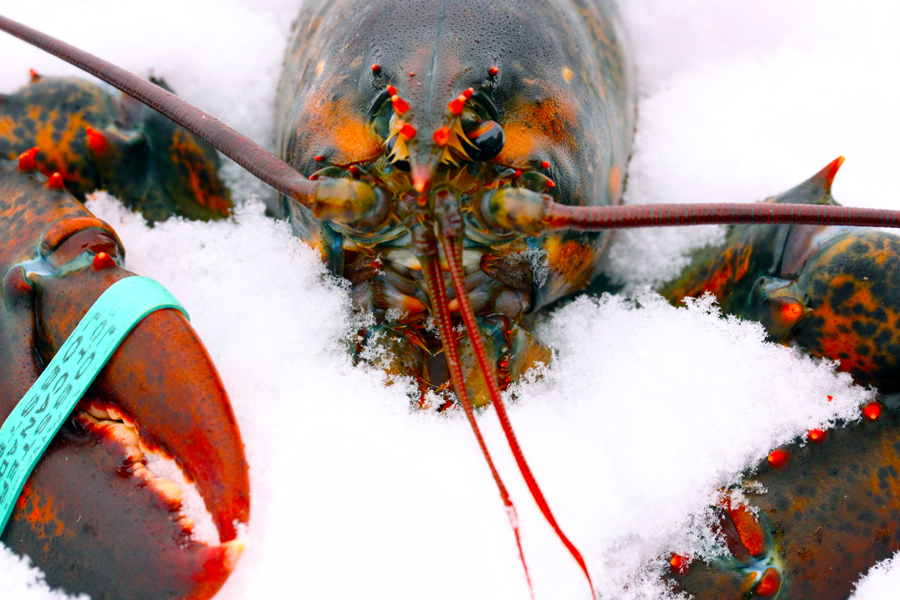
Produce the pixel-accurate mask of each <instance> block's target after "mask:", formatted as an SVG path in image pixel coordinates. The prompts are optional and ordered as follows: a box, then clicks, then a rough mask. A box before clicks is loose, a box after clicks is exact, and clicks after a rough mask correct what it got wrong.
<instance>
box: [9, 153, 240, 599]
mask: <svg viewBox="0 0 900 600" xmlns="http://www.w3.org/2000/svg"><path fill="white" fill-rule="evenodd" d="M42 179H43V177H42V176H40V175H35V174H22V173H15V172H10V171H9V170H6V169H4V172H3V173H0V221H2V220H6V221H7V231H10V234H9V236H8V237H9V239H7V240H6V242H5V243H2V244H0V260H2V263H0V264H2V265H3V266H4V267H6V269H7V274H6V277H5V279H4V285H3V302H2V304H0V368H2V369H3V372H5V373H14V374H15V376H14V377H10V378H8V379H6V380H5V381H2V382H0V419H4V420H5V418H6V417H7V416H8V414H9V412H10V411H11V410H12V408H13V406H14V405H15V403H16V402H18V400H19V399H20V398H21V397H22V396H23V395H24V393H25V391H27V389H28V387H30V385H31V383H33V382H34V380H35V379H36V378H37V376H38V375H39V374H40V372H41V370H42V368H43V365H46V364H47V363H48V362H49V361H50V360H51V359H52V357H53V356H54V354H55V353H56V351H57V350H58V349H59V348H60V346H61V345H62V343H63V342H64V341H65V339H66V338H67V336H68V335H69V334H70V333H71V331H72V330H73V329H74V328H75V326H76V325H77V324H78V321H79V320H80V319H81V317H82V316H83V315H84V314H85V312H86V311H87V310H88V309H89V308H90V306H91V305H92V304H93V303H94V301H95V300H96V299H97V298H98V297H99V296H100V295H101V294H102V293H103V292H104V291H105V290H106V289H107V288H108V287H109V286H111V285H112V284H113V283H115V282H116V281H118V280H120V279H122V278H124V277H129V276H131V275H132V274H131V273H129V272H128V271H126V270H125V269H123V268H121V267H120V266H119V264H118V263H119V262H120V259H118V258H114V257H121V256H123V252H122V251H121V245H120V243H119V241H118V238H117V237H116V235H115V232H113V231H112V229H110V228H109V226H108V225H106V224H105V223H103V222H101V221H99V220H97V219H95V218H93V216H92V215H90V213H88V212H87V211H86V210H85V209H84V208H83V207H82V206H81V205H80V204H79V203H78V202H77V201H75V199H74V198H73V197H72V196H70V195H69V194H67V193H66V192H65V191H64V190H51V189H48V188H46V187H45V186H42V185H40V182H41V180H42ZM35 249H37V252H38V256H34V252H35ZM153 450H155V451H158V453H159V454H161V455H162V456H164V457H171V458H173V459H174V461H175V463H176V464H177V465H178V467H180V468H181V469H182V470H183V473H184V476H185V478H186V479H187V480H188V481H192V482H193V483H194V485H195V486H196V489H197V491H198V492H199V493H200V495H201V496H202V497H203V499H204V500H205V504H206V506H207V507H208V509H209V512H210V514H211V516H212V520H213V522H214V524H215V526H216V528H217V529H218V532H219V538H220V540H221V542H223V543H219V544H216V543H212V544H210V543H206V542H203V541H198V540H196V539H194V536H193V535H192V525H191V523H190V521H189V519H188V518H187V517H185V516H184V514H183V513H182V492H183V491H182V489H181V487H180V486H178V485H177V484H176V483H174V482H172V481H170V480H168V479H165V478H161V477H157V476H155V475H153V474H152V473H150V471H149V470H148V469H147V464H146V463H147V457H148V454H149V453H150V451H153ZM151 466H152V465H151ZM169 468H173V467H171V466H170V467H169ZM248 519H249V481H248V475H247V463H246V459H245V457H244V452H243V444H242V442H241V437H240V433H239V431H238V428H237V424H236V421H235V417H234V414H233V412H232V410H231V406H230V404H229V402H228V397H227V395H226V393H225V390H224V388H223V386H222V383H221V381H220V379H219V377H218V374H217V373H216V371H215V368H214V367H213V365H212V361H211V360H210V358H209V355H208V354H207V352H206V350H205V349H204V347H203V345H202V343H201V342H200V340H199V339H198V338H197V335H196V333H195V332H194V331H193V329H192V328H191V327H190V325H189V324H188V323H187V321H186V320H185V318H184V317H183V316H182V315H181V313H179V312H177V311H174V310H172V309H165V310H161V311H157V312H155V313H152V314H151V315H149V316H148V317H147V318H145V319H144V320H143V321H141V322H140V323H139V324H138V325H137V326H136V327H135V328H134V329H133V330H132V331H131V333H129V334H128V336H127V337H126V338H125V340H124V341H123V342H122V344H121V345H120V346H119V348H118V349H117V350H116V351H115V353H114V354H113V356H112V357H111V359H110V360H109V362H108V363H107V365H106V367H105V368H104V369H103V371H102V372H101V373H100V375H99V376H98V378H97V379H96V380H95V382H94V384H93V385H92V386H91V388H90V389H89V390H88V392H87V394H86V395H85V397H84V398H83V399H82V401H81V403H80V404H79V406H78V408H76V410H75V411H74V413H73V415H72V416H71V417H70V418H69V420H68V421H67V422H66V424H65V425H64V426H63V428H62V429H61V431H60V432H59V434H57V436H56V438H55V439H54V440H53V442H52V443H51V445H50V447H49V448H48V449H47V451H46V452H45V454H44V456H43V457H42V459H41V461H40V462H39V463H38V465H37V467H36V468H35V470H34V471H33V472H32V475H31V477H30V478H29V480H28V482H27V484H26V486H25V489H24V490H23V492H22V494H21V495H20V496H19V499H18V501H17V503H16V507H15V509H14V511H13V514H12V516H11V518H10V521H9V523H8V525H7V527H6V529H5V530H4V531H3V532H2V535H0V541H2V542H3V543H4V544H6V545H7V546H9V547H10V548H11V549H12V550H13V551H15V552H17V553H20V554H27V555H28V556H30V557H31V559H32V561H34V563H35V564H36V565H37V566H39V567H40V568H41V569H42V570H43V571H44V572H45V574H46V576H47V581H48V583H50V585H52V586H60V587H63V588H65V589H66V590H67V591H70V592H85V593H87V594H89V595H90V596H91V597H92V598H94V599H95V600H98V599H101V598H142V599H144V598H146V599H148V600H149V599H156V598H190V599H197V600H200V599H206V598H210V597H211V596H213V595H214V594H215V593H216V591H217V590H218V589H219V588H220V587H221V585H222V584H223V583H224V581H225V579H226V578H227V576H228V574H229V573H230V572H231V570H232V569H233V568H234V565H235V561H236V560H237V558H238V556H239V555H240V550H241V548H242V546H243V543H242V542H241V541H239V540H238V539H237V534H238V526H239V525H240V524H242V523H246V522H247V521H248Z"/></svg>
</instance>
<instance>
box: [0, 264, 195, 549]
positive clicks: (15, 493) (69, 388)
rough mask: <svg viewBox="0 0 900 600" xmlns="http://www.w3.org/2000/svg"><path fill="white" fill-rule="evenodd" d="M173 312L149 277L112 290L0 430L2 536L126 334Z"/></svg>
mask: <svg viewBox="0 0 900 600" xmlns="http://www.w3.org/2000/svg"><path fill="white" fill-rule="evenodd" d="M163 308H174V309H177V310H179V311H181V312H182V313H183V314H184V316H185V317H187V316H188V314H187V311H186V310H185V309H184V307H183V306H182V305H181V304H180V303H179V302H178V300H176V299H175V297H174V296H173V295H172V294H170V293H169V291H168V290H166V288H164V287H163V286H162V285H161V284H159V283H157V282H156V281H154V280H152V279H147V278H146V277H126V278H125V279H122V280H119V281H117V282H116V283H114V284H113V285H112V286H110V287H109V288H108V289H107V290H106V291H105V292H104V293H103V294H102V295H101V296H100V297H99V298H98V299H97V301H96V302H95V303H94V305H93V306H91V308H90V310H88V312H87V314H85V315H84V317H83V318H82V319H81V321H80V322H79V323H78V326H77V327H75V330H74V331H73V332H72V334H71V335H70V336H69V338H68V339H67V340H66V342H65V343H64V344H63V345H62V347H61V348H60V349H59V351H58V352H57V353H56V356H54V357H53V360H52V361H50V364H49V365H47V368H46V369H44V372H43V373H41V376H40V377H38V380H37V381H36V382H35V383H34V385H32V386H31V389H29V390H28V392H27V393H26V394H25V397H23V398H22V400H20V401H19V403H18V404H17V405H16V407H15V408H14V409H13V411H12V413H11V414H10V415H9V418H7V419H6V422H4V423H3V426H2V427H0V533H2V532H3V530H4V529H5V528H6V523H7V521H9V517H10V515H11V514H12V511H13V508H14V507H15V503H16V500H17V499H18V497H19V494H21V493H22V488H23V487H24V485H25V482H26V481H27V480H28V476H29V475H31V471H32V470H33V469H34V467H35V465H36V464H37V462H38V461H39V460H40V458H41V456H43V454H44V452H45V451H46V450H47V446H49V445H50V442H51V440H52V439H53V437H54V436H55V435H56V433H57V432H58V431H59V429H60V427H62V424H63V423H64V422H65V420H66V419H67V418H68V416H69V414H71V412H72V410H74V408H75V405H76V404H78V401H79V400H81V397H82V396H83V395H84V393H85V392H86V391H87V389H88V387H90V385H91V383H93V381H94V379H96V378H97V375H98V374H99V373H100V370H101V369H102V368H103V367H104V365H106V362H107V361H108V360H109V357H110V356H112V354H113V352H115V350H116V348H118V347H119V344H121V343H122V340H123V339H125V336H126V335H128V332H130V331H131V330H132V329H133V328H134V326H135V325H137V324H138V323H140V322H141V320H142V319H143V318H144V317H146V316H147V315H149V314H150V313H151V312H154V311H157V310H160V309H163Z"/></svg>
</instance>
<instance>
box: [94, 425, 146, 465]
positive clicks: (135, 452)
mask: <svg viewBox="0 0 900 600" xmlns="http://www.w3.org/2000/svg"><path fill="white" fill-rule="evenodd" d="M94 427H95V428H101V429H104V430H106V432H107V433H108V434H109V436H110V437H111V438H112V439H114V440H116V441H117V442H119V443H120V444H121V445H122V447H123V449H124V450H125V452H126V456H127V460H128V461H129V462H131V463H139V462H143V460H144V453H143V451H142V450H141V444H140V440H139V439H138V435H137V431H135V430H134V428H132V427H129V426H128V425H126V424H125V423H116V422H114V421H103V422H99V423H97V424H96V425H95V426H94Z"/></svg>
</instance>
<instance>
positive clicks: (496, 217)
mask: <svg viewBox="0 0 900 600" xmlns="http://www.w3.org/2000/svg"><path fill="white" fill-rule="evenodd" d="M843 163H844V157H843V156H839V157H838V158H836V159H835V160H833V161H831V162H830V163H829V164H828V165H826V166H825V168H824V169H822V170H821V171H819V172H818V173H816V174H815V175H814V176H813V177H812V178H810V179H809V180H807V181H806V182H804V183H802V184H800V186H798V187H809V186H813V187H814V188H815V191H816V192H817V193H824V194H830V193H831V184H832V182H833V181H834V177H835V175H837V172H838V169H840V167H841V165H842V164H843ZM481 213H482V216H483V217H484V218H485V220H486V221H487V222H488V224H489V225H491V226H493V227H496V228H498V229H501V230H512V231H518V232H521V233H525V234H526V235H534V236H537V235H541V234H542V233H545V232H548V231H554V230H576V231H602V230H606V229H631V228H634V227H672V226H683V225H732V224H740V223H749V224H770V225H781V224H795V225H844V226H850V227H900V211H896V210H883V209H875V208H854V207H846V206H836V205H833V204H790V203H786V202H784V203H772V202H757V203H740V204H726V203H716V204H645V205H640V204H631V205H618V206H568V205H565V204H559V203H557V202H554V201H553V199H552V198H551V197H550V196H549V195H547V194H538V193H536V192H532V191H529V190H521V189H516V188H510V189H505V190H498V191H497V192H494V193H493V194H491V195H490V196H487V197H486V201H485V202H484V204H483V205H482V207H481Z"/></svg>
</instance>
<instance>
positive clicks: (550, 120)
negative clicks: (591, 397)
mask: <svg viewBox="0 0 900 600" xmlns="http://www.w3.org/2000/svg"><path fill="white" fill-rule="evenodd" d="M349 4H350V3H336V4H333V5H332V4H330V3H328V4H327V5H315V4H313V5H312V6H309V7H306V8H305V9H304V12H303V14H302V15H301V17H300V19H298V21H297V23H296V24H295V30H294V38H293V41H292V42H291V44H290V46H289V50H288V53H287V58H286V65H285V69H284V71H283V76H282V79H281V82H280V85H279V93H278V105H277V121H278V129H277V130H278V131H279V132H280V133H279V135H280V136H281V138H280V148H281V154H282V156H283V158H284V159H285V160H286V161H287V162H288V163H289V164H290V165H291V166H292V167H294V168H295V169H296V170H297V171H299V172H301V173H305V174H308V175H310V178H311V179H314V180H316V181H318V182H319V187H318V191H317V194H316V197H315V198H314V199H313V201H312V202H311V203H308V204H307V205H306V206H304V204H302V203H298V202H294V201H292V200H288V201H287V202H286V204H285V206H284V207H283V208H280V209H279V210H276V212H281V213H286V214H287V215H288V216H289V217H290V219H291V222H292V224H293V228H294V232H295V233H296V234H297V235H298V236H299V237H301V238H302V239H304V240H305V241H307V242H308V243H310V244H311V245H313V246H314V247H316V248H318V249H319V251H320V252H321V254H322V255H323V257H324V258H325V260H326V262H327V264H328V265H329V267H330V268H331V269H332V271H333V272H335V273H336V274H338V275H341V276H343V277H345V278H347V279H348V280H349V281H350V282H351V285H352V286H353V295H354V300H355V302H356V304H357V306H358V308H359V309H360V310H363V311H366V312H370V313H374V314H375V315H376V318H377V319H379V320H380V321H381V322H383V323H388V324H389V326H390V327H389V329H391V330H392V331H393V332H394V333H388V332H384V331H380V332H379V334H380V335H381V336H382V339H384V338H385V337H387V339H388V341H387V344H388V345H389V346H390V348H391V355H393V356H401V357H402V358H401V359H398V360H395V361H394V364H393V365H391V366H390V368H389V370H391V371H397V372H401V373H405V374H412V375H414V376H415V377H417V378H419V379H420V380H422V379H424V380H427V381H429V382H430V383H432V384H433V385H437V384H440V383H441V381H442V380H446V376H445V375H442V374H441V373H437V372H436V371H439V370H440V368H435V367H434V366H431V367H429V366H428V365H427V364H425V365H423V364H422V363H423V362H425V363H428V362H429V359H428V357H427V354H428V353H427V352H426V357H425V358H424V359H417V358H416V357H415V356H414V355H415V354H416V347H428V348H429V349H430V351H431V352H432V353H440V346H439V344H437V343H434V342H433V341H432V340H429V336H428V334H427V332H424V331H422V330H421V329H419V328H417V327H416V323H420V322H423V321H424V320H425V318H426V317H427V316H429V315H436V313H437V311H438V310H439V309H438V308H437V306H436V303H437V300H436V298H435V296H436V295H439V292H437V291H436V290H435V289H434V287H435V285H436V283H437V282H436V281H432V282H429V281H428V280H429V277H428V275H427V271H428V268H427V266H423V264H424V263H425V262H428V261H429V260H434V261H438V262H439V263H440V265H441V267H442V268H441V269H439V270H440V271H448V270H449V268H450V267H449V263H450V262H453V259H452V258H451V257H449V256H448V254H447V252H446V248H445V249H443V250H438V248H437V243H436V241H435V240H436V239H437V238H441V239H443V238H447V239H450V240H451V241H452V242H453V243H454V244H455V245H456V246H457V247H458V248H457V249H458V250H459V252H460V264H459V268H460V271H461V275H462V276H463V279H464V284H463V285H459V283H457V284H452V283H451V282H450V281H449V276H448V278H447V279H448V280H447V282H446V283H445V287H446V288H447V293H448V302H449V303H450V305H449V311H450V312H451V313H454V315H453V318H454V319H456V318H457V316H458V315H456V314H455V313H457V311H458V310H459V308H458V305H459V303H460V301H461V299H460V298H459V296H460V290H462V288H463V287H464V288H465V289H464V290H462V291H465V292H466V293H467V294H468V297H469V298H468V299H469V301H470V302H471V304H472V309H473V312H474V314H475V315H478V321H479V323H478V326H479V329H480V330H481V334H482V336H483V337H484V338H485V340H486V343H487V344H488V345H489V346H491V347H492V348H494V350H492V352H491V353H492V354H493V356H494V359H495V360H494V362H495V364H496V366H497V368H498V370H499V371H500V376H501V379H503V380H508V379H510V378H512V379H515V377H516V375H517V373H518V372H520V371H524V370H526V369H527V368H529V367H530V366H531V365H532V364H534V363H535V362H547V361H548V360H549V357H550V355H549V350H547V349H546V348H545V347H542V346H541V345H540V343H539V342H537V341H536V340H533V339H532V338H531V337H530V334H527V332H524V331H522V330H520V329H519V328H517V327H516V323H518V322H520V321H521V320H522V318H523V317H525V315H527V314H528V313H531V312H534V311H536V310H538V309H539V308H541V307H542V306H544V305H546V304H547V303H549V302H552V301H553V300H555V299H557V298H560V297H561V296H563V295H565V294H566V293H568V292H569V291H571V290H573V289H577V288H580V287H583V286H584V285H586V284H587V283H588V282H589V281H590V280H591V279H592V278H593V277H594V275H595V274H596V272H597V267H598V265H597V263H598V262H599V260H600V257H601V255H602V253H603V249H604V248H605V245H606V242H607V240H608V236H607V234H605V233H602V232H599V233H598V232H591V233H584V232H565V233H548V234H546V235H542V236H540V237H528V236H526V235H524V234H523V232H521V231H516V230H512V229H510V228H507V227H504V226H503V225H501V224H498V222H497V220H496V218H495V217H494V213H495V212H496V210H495V209H494V208H492V205H496V204H497V203H498V201H500V203H501V204H503V201H504V200H509V199H512V198H514V197H516V198H517V197H519V196H520V195H524V196H526V197H529V198H532V199H538V200H537V201H538V203H540V199H542V198H545V197H546V198H555V199H557V200H558V201H561V202H563V203H566V204H572V205H585V204H614V203H618V202H619V200H620V197H621V192H622V177H623V174H624V164H625V161H626V160H627V157H628V154H629V152H630V145H631V131H632V121H633V102H632V98H631V87H630V75H631V70H630V65H629V64H628V62H627V60H626V59H625V58H624V52H623V50H622V48H621V44H622V39H621V38H622V34H621V31H620V28H619V27H618V25H617V23H618V15H617V14H616V12H615V8H614V7H612V6H610V5H608V4H604V3H601V4H594V3H591V4H590V5H586V6H583V7H581V10H580V12H576V11H574V10H571V9H569V8H563V7H558V6H549V5H543V4H541V5H537V4H532V3H525V4H521V3H515V4H514V3H512V2H482V3H465V5H460V4H459V3H421V2H418V3H415V2H393V1H388V0H383V1H376V2H372V3H369V4H367V5H366V6H365V7H360V6H359V5H356V6H349ZM548 11H550V12H552V13H553V14H547V13H548ZM585 20H587V21H588V22H589V23H591V24H592V26H593V27H594V28H595V29H596V31H597V32H601V33H602V35H595V36H589V35H587V34H586V32H585V28H584V21H585ZM348 22H352V23H356V24H357V25H356V26H354V27H352V28H347V27H346V23H348ZM547 22H552V23H557V24H558V26H556V27H553V28H548V27H546V26H545V23H547ZM590 47H596V49H597V53H591V52H585V51H584V49H585V48H590ZM595 54H596V55H595ZM597 56H600V57H604V59H605V61H606V64H604V65H603V67H604V68H603V69H601V68H600V65H598V63H597V61H598V60H599V59H598V57H597ZM598 72H600V73H603V76H602V78H600V79H599V80H598V79H597V78H596V77H593V76H591V75H589V74H591V73H598ZM307 206H308V207H307ZM428 257H430V258H428ZM440 278H441V279H444V275H443V274H441V275H440ZM489 315H493V317H491V319H488V320H487V321H485V320H484V318H486V317H487V316H489ZM397 331H399V332H400V333H396V332H397ZM370 337H371V336H370ZM404 338H406V339H405V341H404ZM405 342H408V343H405ZM465 344H468V342H464V345H465ZM514 347H515V351H513V352H510V351H509V349H511V348H514ZM463 353H464V354H465V353H466V352H465V350H464V352H463ZM526 354H530V355H531V356H530V359H529V360H528V361H526V363H527V364H522V365H519V366H516V365H513V367H512V371H513V372H512V373H510V367H509V365H510V360H513V361H515V357H521V356H523V355H526ZM464 362H465V361H464ZM470 362H471V361H470ZM398 363H399V364H398ZM479 377H480V375H479V373H478V371H477V369H470V370H467V379H469V380H472V379H478V378H479ZM470 387H471V386H470ZM476 387H477V386H476ZM473 393H475V394H476V395H477V396H479V397H485V395H484V394H481V393H479V392H477V391H475V390H473Z"/></svg>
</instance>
